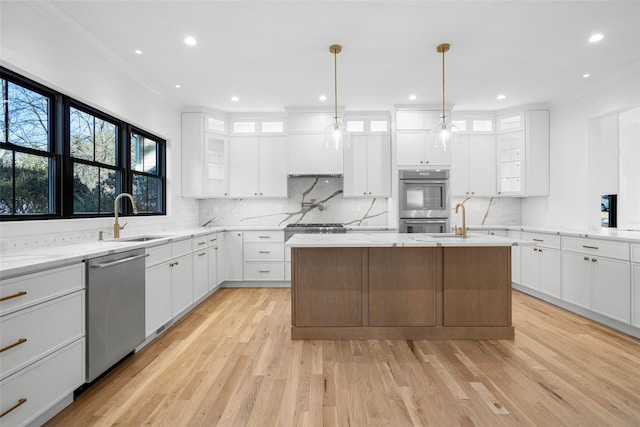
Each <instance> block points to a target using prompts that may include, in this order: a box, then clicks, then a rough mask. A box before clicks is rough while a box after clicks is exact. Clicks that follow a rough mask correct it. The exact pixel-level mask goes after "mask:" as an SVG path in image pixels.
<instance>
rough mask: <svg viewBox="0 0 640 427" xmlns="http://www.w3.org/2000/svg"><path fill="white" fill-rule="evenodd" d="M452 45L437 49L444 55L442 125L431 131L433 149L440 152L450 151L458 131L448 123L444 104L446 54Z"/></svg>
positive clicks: (443, 44)
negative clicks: (453, 137) (452, 139)
mask: <svg viewBox="0 0 640 427" xmlns="http://www.w3.org/2000/svg"><path fill="white" fill-rule="evenodd" d="M450 47H451V45H449V43H442V44H440V45H438V47H437V48H436V50H437V52H438V53H441V54H442V113H441V114H440V123H438V126H437V127H436V128H434V129H431V135H432V140H433V147H434V148H435V149H438V150H442V151H447V150H448V149H449V146H450V143H451V138H452V136H453V135H454V134H455V133H454V132H456V131H457V129H456V127H455V126H453V125H452V124H450V123H449V124H448V123H447V112H446V110H445V102H444V54H445V52H447V51H449V48H450Z"/></svg>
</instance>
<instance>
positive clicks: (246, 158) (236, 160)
mask: <svg viewBox="0 0 640 427" xmlns="http://www.w3.org/2000/svg"><path fill="white" fill-rule="evenodd" d="M286 157H287V154H286V138H285V137H284V136H234V137H232V138H231V142H230V167H229V186H230V188H229V192H230V195H231V197H255V196H259V197H287V168H286Z"/></svg>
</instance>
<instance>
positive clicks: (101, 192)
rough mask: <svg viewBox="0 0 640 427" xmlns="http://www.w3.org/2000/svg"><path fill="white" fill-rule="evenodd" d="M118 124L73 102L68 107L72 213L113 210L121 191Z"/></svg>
mask: <svg viewBox="0 0 640 427" xmlns="http://www.w3.org/2000/svg"><path fill="white" fill-rule="evenodd" d="M119 130H120V129H119V126H118V125H116V124H115V123H112V122H110V121H108V120H106V119H104V118H101V117H98V116H97V115H96V114H93V113H89V112H86V111H83V110H80V109H79V108H77V107H75V106H70V107H69V152H70V154H71V158H72V160H71V163H72V167H73V214H74V215H86V214H90V215H91V214H93V215H96V214H112V213H113V202H114V200H115V198H116V196H117V195H118V194H120V193H121V192H122V170H121V168H118V166H120V165H119V162H118V161H117V160H118V159H117V154H118V153H117V148H118V132H119Z"/></svg>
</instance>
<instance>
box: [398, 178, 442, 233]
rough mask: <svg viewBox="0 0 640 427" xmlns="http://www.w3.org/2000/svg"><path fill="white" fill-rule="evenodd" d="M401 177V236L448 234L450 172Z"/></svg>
mask: <svg viewBox="0 0 640 427" xmlns="http://www.w3.org/2000/svg"><path fill="white" fill-rule="evenodd" d="M398 177H399V179H400V187H399V190H400V197H399V203H400V209H399V218H400V232H401V233H447V232H449V230H450V225H449V212H450V210H451V209H450V206H449V203H450V202H449V171H448V170H422V169H421V170H415V169H412V170H400V171H398Z"/></svg>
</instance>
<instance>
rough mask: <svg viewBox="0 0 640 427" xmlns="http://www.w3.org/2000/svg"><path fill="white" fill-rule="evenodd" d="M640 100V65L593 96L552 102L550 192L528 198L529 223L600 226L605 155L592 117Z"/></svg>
mask: <svg viewBox="0 0 640 427" xmlns="http://www.w3.org/2000/svg"><path fill="white" fill-rule="evenodd" d="M638 104H640V64H632V65H631V66H630V67H628V68H627V69H625V70H622V71H621V72H620V73H618V75H615V76H608V77H607V78H606V82H602V84H600V85H599V86H598V88H597V89H595V90H593V91H591V92H590V93H588V94H587V95H584V96H580V97H577V98H574V99H571V100H568V101H564V102H556V103H552V104H550V121H551V135H550V141H551V151H550V157H551V158H550V162H551V165H550V166H551V169H550V170H551V172H550V175H551V176H550V180H551V181H550V194H549V197H533V198H525V199H523V202H522V221H523V224H524V225H528V226H537V227H548V228H569V229H580V230H587V229H595V228H599V220H598V218H599V214H600V192H599V187H598V186H597V181H596V180H597V179H598V173H599V172H598V170H597V168H598V164H599V159H598V157H597V153H596V152H594V151H595V150H593V149H591V150H590V147H589V132H588V128H589V122H590V121H592V120H593V119H594V118H599V117H603V116H606V115H608V114H611V113H613V112H619V111H623V110H625V109H629V108H631V107H633V106H636V105H638ZM590 164H591V165H590Z"/></svg>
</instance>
